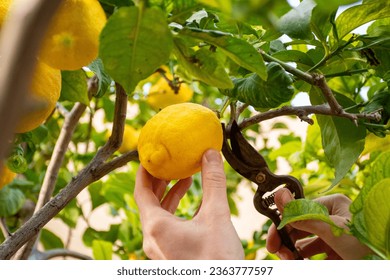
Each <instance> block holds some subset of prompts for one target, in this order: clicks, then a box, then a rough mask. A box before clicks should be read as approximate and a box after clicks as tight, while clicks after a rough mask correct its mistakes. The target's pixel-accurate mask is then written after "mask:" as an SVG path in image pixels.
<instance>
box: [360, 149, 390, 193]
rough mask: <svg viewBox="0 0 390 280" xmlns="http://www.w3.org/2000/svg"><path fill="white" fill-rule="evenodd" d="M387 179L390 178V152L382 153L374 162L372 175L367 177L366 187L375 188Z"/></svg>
mask: <svg viewBox="0 0 390 280" xmlns="http://www.w3.org/2000/svg"><path fill="white" fill-rule="evenodd" d="M385 178H390V151H386V152H383V153H381V154H380V155H379V156H378V157H377V158H376V159H375V160H374V162H373V163H372V165H371V171H370V175H369V176H368V177H366V180H365V187H368V186H373V185H375V184H376V183H378V182H379V181H381V180H383V179H385ZM361 192H363V191H361Z"/></svg>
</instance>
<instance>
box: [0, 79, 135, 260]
mask: <svg viewBox="0 0 390 280" xmlns="http://www.w3.org/2000/svg"><path fill="white" fill-rule="evenodd" d="M116 86H117V92H116V102H115V117H114V125H113V128H112V135H111V137H110V138H109V140H108V141H107V143H106V144H105V145H104V146H103V147H102V148H101V149H99V150H98V152H97V153H96V156H95V157H94V158H93V159H92V161H91V162H90V163H89V164H88V165H87V166H86V167H85V168H84V169H83V170H81V171H80V173H79V174H78V175H77V176H75V177H74V178H73V179H72V181H71V182H70V183H69V184H68V185H67V186H66V187H65V188H64V189H62V190H61V192H60V193H59V194H57V195H56V196H55V197H54V198H52V199H51V200H50V201H49V202H47V203H46V204H45V205H44V206H43V207H42V208H41V209H39V210H38V211H37V212H36V213H35V214H34V215H33V216H32V217H31V219H29V220H28V221H27V222H26V223H25V224H24V225H23V226H21V227H20V228H19V229H18V230H17V231H16V232H15V233H14V234H13V235H12V236H10V237H9V238H7V239H6V240H5V241H4V242H3V243H2V244H1V245H0V259H10V258H11V257H12V256H13V255H14V254H15V252H16V251H17V250H19V249H20V248H21V247H22V246H23V245H24V244H25V243H26V242H28V241H29V240H30V239H31V238H33V237H34V236H36V235H37V234H38V233H39V231H40V230H41V229H42V228H43V227H44V226H45V225H46V224H47V223H48V222H49V221H50V220H51V219H53V218H54V217H55V216H56V215H57V214H58V213H59V212H60V211H61V210H62V209H63V208H64V207H65V206H66V205H68V203H69V202H70V201H71V200H72V199H74V198H75V197H76V196H77V195H78V194H79V193H80V192H81V191H82V190H83V189H84V188H85V187H87V186H88V185H90V184H91V183H93V182H95V181H97V180H99V179H101V178H102V177H103V176H105V175H106V174H108V172H111V171H113V170H115V169H116V168H118V167H121V166H123V165H124V164H126V163H127V162H126V161H125V160H124V159H128V160H133V159H136V158H137V153H136V152H133V153H132V154H130V153H127V154H125V155H123V156H122V157H119V158H116V159H114V160H112V161H111V162H108V163H106V160H107V159H108V158H109V157H110V156H111V155H112V154H113V153H114V152H115V151H116V150H117V149H118V148H119V147H120V145H121V142H122V141H121V139H122V137H123V130H124V122H125V119H126V110H127V95H126V93H125V91H124V89H123V88H122V87H121V86H120V85H118V84H117V85H116ZM116 137H120V139H117V138H116Z"/></svg>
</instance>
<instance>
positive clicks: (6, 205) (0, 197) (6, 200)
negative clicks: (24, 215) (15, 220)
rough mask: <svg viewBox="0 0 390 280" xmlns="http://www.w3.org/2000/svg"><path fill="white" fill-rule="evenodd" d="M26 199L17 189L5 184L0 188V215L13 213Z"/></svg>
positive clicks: (6, 215)
mask: <svg viewBox="0 0 390 280" xmlns="http://www.w3.org/2000/svg"><path fill="white" fill-rule="evenodd" d="M25 200H26V198H25V196H24V194H23V193H22V192H21V191H20V190H19V189H14V188H11V187H9V186H5V187H4V188H2V189H1V190H0V217H9V216H12V215H15V214H16V213H17V212H18V211H19V210H20V209H21V208H22V206H23V204H24V201H25Z"/></svg>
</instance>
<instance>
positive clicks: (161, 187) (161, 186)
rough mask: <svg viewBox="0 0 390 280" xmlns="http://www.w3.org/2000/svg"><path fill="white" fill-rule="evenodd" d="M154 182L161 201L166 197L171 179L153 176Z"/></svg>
mask: <svg viewBox="0 0 390 280" xmlns="http://www.w3.org/2000/svg"><path fill="white" fill-rule="evenodd" d="M152 184H153V192H154V194H155V196H156V197H157V199H158V200H159V201H161V199H162V198H163V197H164V194H165V191H166V189H167V186H168V184H169V181H164V180H160V179H157V178H154V177H153V180H152Z"/></svg>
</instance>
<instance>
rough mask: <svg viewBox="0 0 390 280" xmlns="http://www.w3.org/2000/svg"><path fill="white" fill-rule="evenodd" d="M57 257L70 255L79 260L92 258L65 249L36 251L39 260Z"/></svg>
mask: <svg viewBox="0 0 390 280" xmlns="http://www.w3.org/2000/svg"><path fill="white" fill-rule="evenodd" d="M57 257H71V258H74V259H79V260H92V258H91V257H89V256H87V255H84V254H81V253H79V252H75V251H71V250H67V249H52V250H48V251H45V252H39V253H38V259H39V260H50V259H54V258H57Z"/></svg>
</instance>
